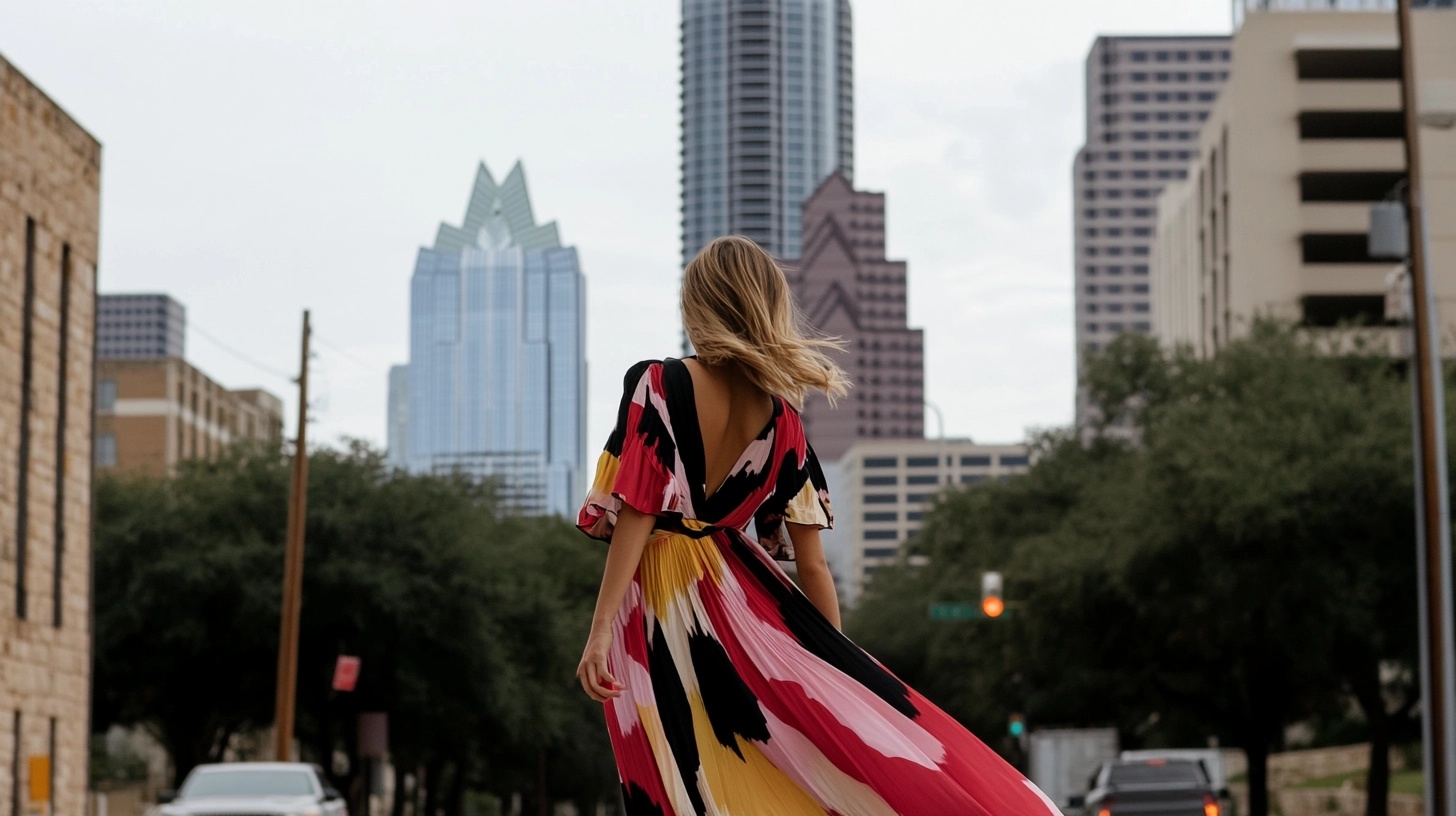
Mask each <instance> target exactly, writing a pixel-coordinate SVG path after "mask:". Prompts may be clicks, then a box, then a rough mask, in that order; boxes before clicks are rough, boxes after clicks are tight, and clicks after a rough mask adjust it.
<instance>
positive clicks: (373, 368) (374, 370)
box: [313, 332, 380, 374]
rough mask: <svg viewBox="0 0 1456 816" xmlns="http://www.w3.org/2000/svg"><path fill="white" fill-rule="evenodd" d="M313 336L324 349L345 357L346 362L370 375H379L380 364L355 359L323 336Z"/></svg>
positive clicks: (315, 333) (317, 334)
mask: <svg viewBox="0 0 1456 816" xmlns="http://www.w3.org/2000/svg"><path fill="white" fill-rule="evenodd" d="M313 336H314V339H315V340H317V341H318V344H319V345H321V346H323V347H324V348H327V349H328V350H330V351H332V352H334V353H335V354H337V355H339V356H340V357H343V358H344V359H345V360H348V361H349V362H351V363H353V364H354V365H356V366H359V367H360V368H362V369H364V370H366V371H368V372H369V373H370V374H378V373H379V368H380V367H379V365H378V364H371V363H366V362H364V361H363V360H360V359H359V358H358V357H355V356H354V355H352V354H350V353H349V352H347V351H344V350H343V349H342V348H340V347H338V346H336V345H334V344H333V343H330V342H329V341H328V340H327V339H326V338H325V337H324V336H323V335H321V334H319V333H318V332H314V335H313Z"/></svg>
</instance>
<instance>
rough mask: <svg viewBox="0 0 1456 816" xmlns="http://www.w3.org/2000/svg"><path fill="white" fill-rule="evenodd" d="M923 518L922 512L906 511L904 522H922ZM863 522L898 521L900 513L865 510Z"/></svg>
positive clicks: (923, 512)
mask: <svg viewBox="0 0 1456 816" xmlns="http://www.w3.org/2000/svg"><path fill="white" fill-rule="evenodd" d="M924 518H925V511H923V510H907V511H906V512H905V520H906V521H922V520H924ZM864 520H865V521H899V520H900V513H899V511H896V510H867V511H865V514H864Z"/></svg>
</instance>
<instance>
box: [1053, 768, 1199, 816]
mask: <svg viewBox="0 0 1456 816" xmlns="http://www.w3.org/2000/svg"><path fill="white" fill-rule="evenodd" d="M1088 785H1089V787H1090V788H1091V790H1090V791H1088V793H1087V795H1086V796H1074V797H1072V801H1071V803H1070V804H1071V805H1072V807H1081V808H1083V812H1084V813H1085V814H1087V816H1220V812H1221V808H1220V807H1219V803H1218V800H1219V794H1220V791H1218V790H1216V789H1215V788H1214V787H1213V785H1212V784H1210V783H1209V781H1208V773H1207V771H1205V770H1204V768H1203V763H1201V762H1198V761H1196V760H1190V759H1164V758H1155V759H1116V760H1113V761H1111V762H1105V763H1103V765H1102V767H1101V768H1100V769H1098V771H1097V774H1096V775H1095V776H1093V777H1092V779H1091V780H1089V782H1088Z"/></svg>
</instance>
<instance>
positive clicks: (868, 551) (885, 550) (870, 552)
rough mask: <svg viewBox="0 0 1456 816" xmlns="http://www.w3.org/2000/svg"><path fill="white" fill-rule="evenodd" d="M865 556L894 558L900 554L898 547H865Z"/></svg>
mask: <svg viewBox="0 0 1456 816" xmlns="http://www.w3.org/2000/svg"><path fill="white" fill-rule="evenodd" d="M864 554H865V558H894V557H895V556H896V555H899V554H900V548H899V547H865V550H864Z"/></svg>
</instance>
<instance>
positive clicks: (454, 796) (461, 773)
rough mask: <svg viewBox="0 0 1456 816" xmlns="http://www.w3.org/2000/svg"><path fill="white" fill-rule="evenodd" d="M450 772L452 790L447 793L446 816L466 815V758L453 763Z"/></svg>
mask: <svg viewBox="0 0 1456 816" xmlns="http://www.w3.org/2000/svg"><path fill="white" fill-rule="evenodd" d="M453 766H454V772H453V773H451V774H450V792H449V793H447V794H446V795H445V814H446V816H465V767H466V762H465V759H463V758H462V759H458V760H456V761H455V762H454V763H453Z"/></svg>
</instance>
